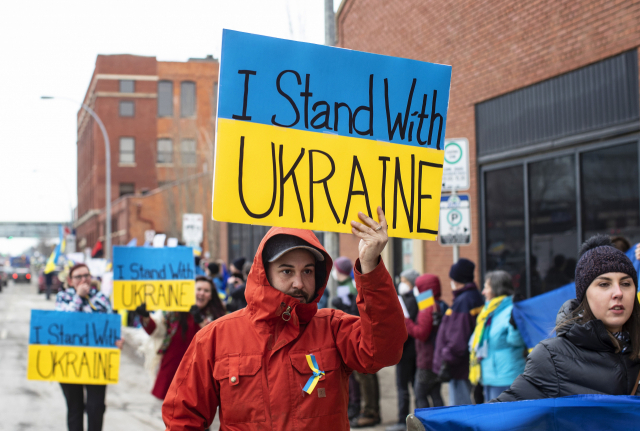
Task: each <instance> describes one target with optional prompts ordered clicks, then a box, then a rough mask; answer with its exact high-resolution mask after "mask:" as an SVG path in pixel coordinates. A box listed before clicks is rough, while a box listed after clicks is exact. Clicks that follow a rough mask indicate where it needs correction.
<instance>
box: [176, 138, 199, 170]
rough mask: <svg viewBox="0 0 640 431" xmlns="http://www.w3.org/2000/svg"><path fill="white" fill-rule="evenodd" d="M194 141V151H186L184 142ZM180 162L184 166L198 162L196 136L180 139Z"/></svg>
mask: <svg viewBox="0 0 640 431" xmlns="http://www.w3.org/2000/svg"><path fill="white" fill-rule="evenodd" d="M186 142H193V152H191V151H188V152H187V151H185V150H184V144H185V143H186ZM180 163H181V164H182V165H184V166H195V165H197V164H198V140H197V139H195V138H183V139H181V140H180Z"/></svg>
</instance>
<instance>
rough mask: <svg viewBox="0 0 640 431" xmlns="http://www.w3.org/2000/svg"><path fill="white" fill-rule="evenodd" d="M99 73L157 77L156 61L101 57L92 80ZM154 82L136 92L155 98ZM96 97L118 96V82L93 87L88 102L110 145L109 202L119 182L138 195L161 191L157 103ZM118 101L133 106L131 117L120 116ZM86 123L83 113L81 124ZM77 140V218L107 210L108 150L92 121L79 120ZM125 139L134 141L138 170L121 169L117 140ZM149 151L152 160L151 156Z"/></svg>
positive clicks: (139, 85) (143, 84) (140, 85)
mask: <svg viewBox="0 0 640 431" xmlns="http://www.w3.org/2000/svg"><path fill="white" fill-rule="evenodd" d="M97 74H118V75H151V76H155V75H156V74H157V71H156V60H155V58H154V57H139V56H132V55H109V56H104V55H99V56H98V58H97V60H96V69H95V71H94V77H95V75H97ZM156 90H157V84H156V83H155V82H154V81H136V82H135V92H136V93H156ZM96 92H110V93H114V92H115V93H117V92H119V81H118V80H113V79H110V80H105V79H99V80H97V81H95V85H94V82H93V81H92V83H91V84H90V87H89V89H88V90H87V96H86V98H85V103H88V104H89V106H91V107H92V108H93V110H94V111H95V112H96V114H97V115H98V116H99V117H100V119H101V120H102V122H103V123H104V125H105V129H106V130H107V135H108V136H109V141H110V144H111V145H110V146H111V199H112V200H114V199H116V198H118V196H119V185H120V183H134V184H135V186H136V190H140V189H141V188H148V189H153V188H155V187H157V180H156V175H155V158H154V157H153V155H155V139H156V112H157V107H156V106H157V105H156V99H154V98H131V99H129V98H120V97H104V96H101V97H95V93H96ZM120 100H132V101H134V103H135V115H134V116H133V117H120V115H119V102H120ZM83 117H84V118H86V115H84V114H83V112H82V110H80V111H79V113H78V119H79V120H80V119H82V118H83ZM81 121H82V123H80V124H79V125H78V126H79V131H78V132H79V136H78V217H82V216H83V215H84V214H85V213H86V212H87V211H89V210H91V209H100V208H104V205H105V187H104V184H105V178H106V177H105V151H104V139H103V137H102V132H101V131H100V128H99V127H98V124H97V123H96V122H95V121H93V120H92V119H89V122H88V123H85V122H84V121H86V120H81ZM122 136H130V137H134V138H135V152H136V166H135V167H119V166H118V160H119V141H120V137H122ZM149 151H151V157H150V153H149Z"/></svg>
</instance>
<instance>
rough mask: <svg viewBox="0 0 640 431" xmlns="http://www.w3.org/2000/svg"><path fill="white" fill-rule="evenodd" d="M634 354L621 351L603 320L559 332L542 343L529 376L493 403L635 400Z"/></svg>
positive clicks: (639, 367) (569, 306) (565, 309)
mask: <svg viewBox="0 0 640 431" xmlns="http://www.w3.org/2000/svg"><path fill="white" fill-rule="evenodd" d="M577 305H578V302H577V300H575V299H572V300H570V301H567V302H565V303H564V305H563V306H562V308H560V311H559V312H558V317H557V318H556V324H559V323H560V322H562V321H563V320H564V319H566V318H567V316H569V315H570V314H571V312H572V311H573V310H574V309H575V307H577ZM629 356H630V355H629V351H627V352H625V353H615V347H614V345H613V343H612V342H611V339H610V338H609V335H608V332H607V330H606V328H605V326H604V324H603V323H602V321H601V320H592V321H590V322H587V323H585V324H584V325H581V324H577V323H576V324H573V325H572V326H569V327H564V328H561V329H559V330H558V336H557V337H555V338H550V339H548V340H544V341H541V342H540V343H538V345H537V346H536V347H535V348H534V349H533V351H532V352H531V353H530V354H529V357H528V358H527V363H526V366H525V369H524V373H522V374H521V375H519V376H518V377H517V378H516V380H515V381H514V382H513V384H512V385H511V387H510V388H509V389H507V390H506V391H504V392H503V393H502V394H500V395H499V396H498V398H496V399H495V400H493V401H499V402H500V401H521V400H535V399H540V398H559V397H565V396H568V395H580V394H607V395H630V394H631V391H632V390H633V387H634V385H635V381H636V379H637V378H638V372H639V371H640V362H634V361H632V360H631V359H630V358H629Z"/></svg>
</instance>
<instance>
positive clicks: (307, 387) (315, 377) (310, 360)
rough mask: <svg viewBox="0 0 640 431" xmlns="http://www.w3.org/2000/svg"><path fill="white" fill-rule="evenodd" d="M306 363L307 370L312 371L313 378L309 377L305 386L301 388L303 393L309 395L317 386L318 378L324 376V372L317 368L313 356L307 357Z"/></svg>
mask: <svg viewBox="0 0 640 431" xmlns="http://www.w3.org/2000/svg"><path fill="white" fill-rule="evenodd" d="M307 363H308V364H309V368H311V371H313V376H311V377H309V380H308V381H307V384H306V385H304V388H302V390H303V391H305V392H306V393H308V394H309V395H311V392H313V389H314V388H315V387H316V385H317V384H318V380H320V377H322V376H324V371H321V370H320V369H319V367H318V362H316V357H315V355H313V354H310V355H307Z"/></svg>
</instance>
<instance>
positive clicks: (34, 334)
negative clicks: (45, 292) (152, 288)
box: [27, 310, 120, 385]
mask: <svg viewBox="0 0 640 431" xmlns="http://www.w3.org/2000/svg"><path fill="white" fill-rule="evenodd" d="M119 339H120V316H118V315H117V314H103V313H69V312H64V311H43V310H32V311H31V331H30V335H29V358H28V363H27V378H28V379H29V380H48V381H56V382H61V383H76V384H91V385H106V384H115V383H118V376H119V371H120V350H119V349H118V348H117V347H116V341H117V340H119Z"/></svg>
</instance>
